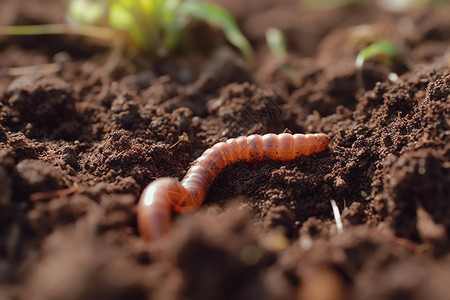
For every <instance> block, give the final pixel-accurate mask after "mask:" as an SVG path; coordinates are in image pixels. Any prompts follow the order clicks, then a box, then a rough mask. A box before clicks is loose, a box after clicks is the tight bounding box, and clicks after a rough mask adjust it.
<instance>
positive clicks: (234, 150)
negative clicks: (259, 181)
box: [137, 133, 330, 241]
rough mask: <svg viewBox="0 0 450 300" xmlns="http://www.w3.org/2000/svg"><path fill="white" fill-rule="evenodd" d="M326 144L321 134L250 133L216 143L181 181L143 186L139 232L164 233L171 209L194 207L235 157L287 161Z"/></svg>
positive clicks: (156, 235)
mask: <svg viewBox="0 0 450 300" xmlns="http://www.w3.org/2000/svg"><path fill="white" fill-rule="evenodd" d="M329 143H330V138H329V137H328V136H327V135H326V134H323V133H316V134H290V133H281V134H278V135H276V134H273V133H269V134H265V135H263V136H261V135H258V134H253V135H250V136H248V137H245V136H241V137H238V138H232V139H229V140H227V141H225V142H220V143H217V144H215V145H214V146H213V147H211V148H209V149H207V150H206V151H205V152H203V154H202V155H201V156H200V157H199V158H198V159H197V160H195V161H194V163H193V164H192V166H191V168H190V169H189V170H188V172H187V173H186V176H185V177H184V178H183V180H182V181H181V182H180V181H178V180H177V179H176V178H170V177H164V178H159V179H156V180H155V181H153V182H151V183H150V184H149V185H148V186H147V187H146V188H145V189H144V191H143V192H142V195H141V197H140V199H139V203H138V208H137V223H138V230H139V233H140V235H141V236H142V237H143V238H144V239H145V240H148V241H152V240H155V239H157V238H159V237H161V236H162V235H164V234H165V233H167V232H168V231H169V230H170V226H171V214H172V211H173V210H174V211H176V212H180V213H184V212H188V211H192V210H195V209H197V208H198V207H199V206H200V205H201V204H202V203H203V201H204V200H205V198H206V194H207V193H208V191H209V188H210V186H211V184H212V183H213V182H214V180H215V179H216V177H217V175H218V174H219V172H220V171H221V170H222V169H223V168H225V167H226V166H228V165H230V164H233V163H236V162H237V161H239V160H245V161H247V162H255V161H262V159H263V158H264V157H267V158H270V159H272V160H278V161H290V160H293V159H295V158H297V157H301V156H304V155H311V154H314V153H318V152H321V151H323V150H325V149H326V148H327V147H328V144H329Z"/></svg>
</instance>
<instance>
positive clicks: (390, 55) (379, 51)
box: [356, 40, 400, 69]
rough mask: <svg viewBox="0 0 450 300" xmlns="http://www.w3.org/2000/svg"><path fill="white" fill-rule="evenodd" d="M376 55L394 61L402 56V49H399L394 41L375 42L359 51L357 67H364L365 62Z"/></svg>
mask: <svg viewBox="0 0 450 300" xmlns="http://www.w3.org/2000/svg"><path fill="white" fill-rule="evenodd" d="M375 56H382V57H383V58H385V59H386V60H388V61H393V60H394V59H396V58H398V57H400V51H398V49H397V46H396V45H395V44H394V43H392V42H391V41H388V40H382V41H379V42H376V43H373V44H371V45H370V46H368V47H366V48H364V49H363V50H361V51H359V53H358V56H357V57H356V68H357V69H362V67H363V65H364V62H366V61H367V60H369V59H371V58H373V57H375Z"/></svg>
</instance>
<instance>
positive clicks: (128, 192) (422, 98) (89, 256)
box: [0, 0, 450, 300]
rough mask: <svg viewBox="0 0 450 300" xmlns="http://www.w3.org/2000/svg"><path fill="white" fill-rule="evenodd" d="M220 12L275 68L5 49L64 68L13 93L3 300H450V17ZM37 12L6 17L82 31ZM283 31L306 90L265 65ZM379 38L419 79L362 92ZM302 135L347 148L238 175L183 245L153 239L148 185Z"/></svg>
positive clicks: (14, 44) (3, 10)
mask: <svg viewBox="0 0 450 300" xmlns="http://www.w3.org/2000/svg"><path fill="white" fill-rule="evenodd" d="M216 2H217V3H220V4H222V5H223V6H224V7H226V8H227V9H229V11H230V12H231V13H232V14H234V15H235V16H236V17H237V19H238V21H239V22H240V25H241V27H242V29H243V30H244V32H245V34H246V35H247V36H248V37H249V39H250V40H251V42H252V43H253V45H254V46H255V49H256V57H257V63H256V65H257V67H256V68H254V69H252V70H249V69H247V68H246V67H245V65H244V63H243V61H242V58H241V57H240V55H239V54H238V53H237V52H236V51H234V50H233V49H231V48H230V47H228V46H226V45H225V43H224V40H223V37H221V36H220V32H219V31H215V30H210V29H208V28H206V27H201V26H200V27H199V28H192V29H193V30H194V32H197V34H208V35H212V36H213V37H214V36H217V37H218V38H216V39H217V41H216V42H215V43H213V45H206V46H207V47H206V48H205V47H203V46H205V45H204V44H202V43H201V41H202V38H201V37H199V36H198V35H197V37H196V38H193V41H198V43H197V44H196V47H197V48H199V50H198V51H196V52H194V51H193V52H192V53H188V54H183V55H175V56H173V57H171V58H167V59H162V60H161V59H159V60H151V59H149V58H146V57H144V56H137V57H136V56H135V57H129V56H123V57H117V56H116V55H115V54H114V53H113V54H111V53H110V51H109V49H108V48H107V47H104V46H100V45H98V44H96V43H94V42H93V41H89V40H86V39H83V38H79V37H70V36H65V37H64V36H63V37H61V36H59V37H58V36H53V37H14V38H8V37H0V69H1V72H4V71H5V70H7V68H11V67H23V66H32V65H38V64H45V63H50V62H54V61H58V62H61V63H62V68H61V70H60V71H59V72H57V73H50V74H48V73H45V72H43V71H44V69H42V70H40V71H38V72H37V73H35V74H33V75H27V76H21V77H12V76H6V75H3V76H1V77H0V237H1V238H0V299H148V298H151V299H319V300H321V299H323V300H325V299H330V300H331V299H335V300H339V299H448V282H450V254H449V250H450V247H449V246H450V244H449V237H450V161H449V159H450V68H449V65H450V58H449V57H450V56H449V49H450V18H448V16H449V14H450V7H448V6H447V7H439V8H422V9H418V10H415V11H412V12H409V13H405V14H391V13H388V12H386V11H384V10H382V9H381V8H379V7H377V6H374V5H367V4H366V5H351V6H347V7H343V8H338V9H333V10H327V11H310V10H308V9H306V8H305V7H301V8H299V6H298V1H294V0H283V1H263V0H261V1H250V2H251V3H252V4H251V5H250V4H249V3H246V4H245V5H242V4H241V3H243V2H242V1H216ZM247 2H249V1H247ZM274 2H276V5H275V4H274ZM37 3H38V2H37V1H31V0H28V1H27V0H21V1H17V0H3V1H1V2H0V16H1V18H0V25H8V24H39V23H49V22H53V23H55V22H62V21H64V10H63V8H62V7H61V4H60V1H58V0H46V1H39V4H37ZM361 24H365V27H364V28H363V27H355V26H357V25H361ZM369 24H370V25H369ZM269 26H275V27H278V28H280V29H282V30H284V31H285V32H286V34H287V36H288V40H289V51H290V57H289V60H288V61H287V63H288V64H289V65H290V66H291V67H292V68H293V70H294V71H295V72H294V76H293V77H292V76H291V77H289V75H286V74H285V73H283V72H280V71H279V69H278V67H277V65H276V63H275V60H274V58H273V56H271V55H270V53H269V52H268V50H267V47H266V46H265V41H264V32H265V30H266V28H268V27H269ZM362 29H364V30H362ZM361 32H365V33H363V34H361ZM380 38H385V39H390V40H392V41H394V42H395V43H396V44H397V45H398V46H399V48H400V49H401V52H402V54H403V55H402V58H401V60H400V61H398V63H397V64H396V65H395V66H394V67H393V70H394V71H395V72H396V73H397V74H399V76H400V78H399V79H398V80H397V81H395V82H391V81H389V80H388V79H387V73H388V72H389V70H387V69H386V68H385V67H383V65H382V64H380V63H377V62H373V63H372V64H367V67H366V68H365V69H364V72H363V78H364V87H365V90H362V89H360V86H358V83H357V74H356V69H355V63H354V60H355V57H356V54H357V53H358V51H359V50H360V49H362V48H363V47H364V46H365V45H366V44H367V43H368V42H370V41H372V40H376V39H380ZM203 43H205V42H204V39H203ZM3 74H5V73H3ZM284 130H288V131H290V132H293V133H294V132H300V133H308V132H324V133H327V134H328V135H329V136H330V137H331V139H332V142H331V144H330V147H329V149H327V150H326V151H324V152H322V153H319V154H316V155H313V156H309V157H301V158H298V159H296V160H294V161H292V162H287V163H282V162H274V161H269V160H265V161H263V162H262V163H253V164H251V163H245V162H239V163H237V164H235V165H232V166H228V167H227V168H226V169H225V170H224V171H222V172H221V174H220V175H219V176H218V178H217V179H216V181H215V183H214V184H213V186H212V187H211V190H210V192H209V193H208V196H207V200H206V202H205V204H204V205H203V206H202V207H201V209H200V210H199V211H197V212H194V213H190V214H186V215H175V216H174V226H173V231H172V232H171V234H169V235H168V236H166V237H165V238H163V239H161V240H158V241H157V242H154V243H146V242H144V241H143V240H141V239H140V238H139V236H138V234H137V230H136V203H137V199H138V196H139V194H140V192H141V191H142V190H143V188H144V187H145V186H146V185H147V184H148V183H149V182H151V181H152V180H154V179H155V178H159V177H163V176H173V177H177V178H182V177H183V175H184V174H185V172H186V170H187V169H188V168H189V165H190V163H191V162H192V161H193V160H194V159H195V158H196V157H198V156H199V155H200V154H201V153H202V151H204V150H205V149H207V148H208V147H210V146H212V145H213V144H214V143H216V142H219V141H223V140H225V139H227V138H231V137H237V136H240V135H249V134H252V133H259V134H264V133H268V132H274V133H280V132H283V131H284ZM330 200H335V201H336V203H337V205H338V207H339V210H340V211H341V217H342V223H343V232H342V233H339V232H338V230H337V227H336V223H335V220H334V215H333V212H332V207H331V203H330Z"/></svg>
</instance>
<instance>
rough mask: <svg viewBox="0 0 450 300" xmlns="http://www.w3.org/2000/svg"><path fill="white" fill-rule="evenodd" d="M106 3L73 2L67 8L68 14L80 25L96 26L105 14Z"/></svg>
mask: <svg viewBox="0 0 450 300" xmlns="http://www.w3.org/2000/svg"><path fill="white" fill-rule="evenodd" d="M106 10H107V6H106V3H105V2H103V1H95V2H94V1H90V0H72V1H69V3H68V6H67V14H68V15H69V16H70V17H71V18H72V19H73V20H74V21H76V22H77V23H79V24H95V23H97V21H99V20H100V19H101V18H102V17H103V16H104V14H105V12H106Z"/></svg>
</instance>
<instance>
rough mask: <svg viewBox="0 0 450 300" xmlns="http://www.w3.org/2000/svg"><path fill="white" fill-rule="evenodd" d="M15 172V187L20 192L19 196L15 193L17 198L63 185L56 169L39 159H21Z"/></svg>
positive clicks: (56, 188) (55, 188)
mask: <svg viewBox="0 0 450 300" xmlns="http://www.w3.org/2000/svg"><path fill="white" fill-rule="evenodd" d="M16 172H17V180H16V181H15V184H16V187H15V188H16V191H18V192H20V197H19V195H16V197H18V198H21V197H26V196H27V195H30V194H31V193H34V192H38V191H52V190H58V189H61V188H62V187H63V186H64V183H63V181H62V179H61V177H60V173H59V172H58V170H57V169H55V168H54V167H53V166H50V165H48V164H46V163H43V162H41V161H39V160H33V159H26V160H23V161H21V162H20V163H18V164H17V166H16Z"/></svg>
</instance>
